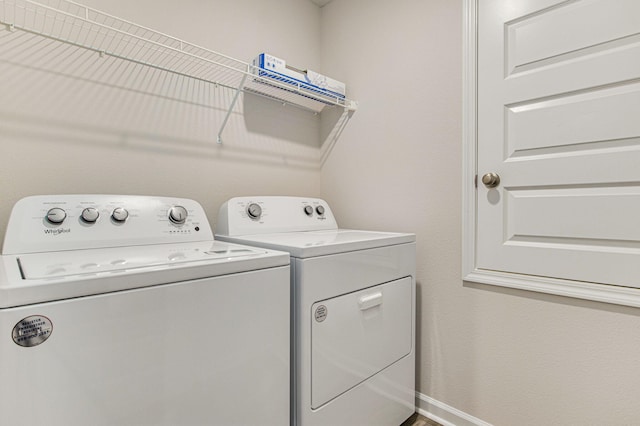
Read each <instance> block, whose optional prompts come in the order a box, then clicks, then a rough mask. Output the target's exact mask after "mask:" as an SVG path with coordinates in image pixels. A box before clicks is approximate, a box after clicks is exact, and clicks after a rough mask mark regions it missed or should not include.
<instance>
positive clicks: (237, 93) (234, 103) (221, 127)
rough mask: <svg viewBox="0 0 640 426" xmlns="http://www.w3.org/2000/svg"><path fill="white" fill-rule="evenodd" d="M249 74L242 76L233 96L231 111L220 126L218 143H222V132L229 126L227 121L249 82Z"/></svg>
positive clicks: (229, 110) (228, 111)
mask: <svg viewBox="0 0 640 426" xmlns="http://www.w3.org/2000/svg"><path fill="white" fill-rule="evenodd" d="M248 75H249V72H248V71H247V72H246V73H245V74H244V76H242V81H240V85H239V86H238V87H237V88H236V94H235V95H234V96H233V101H231V105H229V109H228V110H227V115H225V116H224V120H222V125H221V126H220V131H219V132H218V139H217V143H218V144H221V143H222V131H223V130H224V128H225V127H226V126H227V121H229V117H230V116H231V112H232V111H233V108H234V107H235V105H236V102H237V101H238V97H239V96H240V92H241V91H242V89H244V83H245V82H246V81H247V76H248Z"/></svg>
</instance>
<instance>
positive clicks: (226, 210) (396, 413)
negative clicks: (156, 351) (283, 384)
mask: <svg viewBox="0 0 640 426" xmlns="http://www.w3.org/2000/svg"><path fill="white" fill-rule="evenodd" d="M216 238H217V239H219V240H225V241H230V242H236V243H241V244H247V245H252V246H256V247H263V248H269V249H274V250H283V251H287V252H289V253H290V254H291V291H292V304H291V305H292V349H293V354H292V360H293V364H292V368H293V370H292V418H291V424H293V425H300V426H327V425H331V426H341V425H345V426H346V425H349V426H352V425H367V426H371V425H380V426H390V425H400V424H401V423H402V422H403V421H404V420H406V419H407V418H408V417H410V416H411V415H412V414H413V413H414V412H415V297H416V296H415V294H416V293H415V269H416V260H415V259H416V251H415V249H416V246H415V235H414V234H401V233H385V232H367V231H357V230H347V229H339V228H338V225H337V222H336V220H335V217H334V216H333V214H332V212H331V209H330V208H329V205H328V204H327V203H326V202H325V201H323V200H320V199H315V198H297V197H239V198H233V199H231V200H229V201H227V202H226V203H225V204H224V205H223V206H222V207H221V208H220V212H219V216H218V221H217V229H216Z"/></svg>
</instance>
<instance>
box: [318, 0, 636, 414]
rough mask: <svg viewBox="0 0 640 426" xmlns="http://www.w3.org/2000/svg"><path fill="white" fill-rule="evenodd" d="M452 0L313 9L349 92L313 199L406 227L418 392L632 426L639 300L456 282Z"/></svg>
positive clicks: (353, 2)
mask: <svg viewBox="0 0 640 426" xmlns="http://www.w3.org/2000/svg"><path fill="white" fill-rule="evenodd" d="M461 3H462V2H459V1H451V0H429V1H424V0H400V1H395V2H390V1H382V0H373V1H371V0H350V1H334V2H331V3H330V4H329V5H327V6H325V7H324V8H323V9H322V24H323V26H322V29H321V34H322V50H321V52H322V55H321V56H322V63H323V66H324V69H325V70H326V72H327V73H332V74H335V75H340V76H341V77H342V78H344V79H346V81H348V82H349V87H348V89H349V94H350V96H352V97H353V98H354V99H357V100H358V101H360V109H359V110H358V111H357V112H356V114H355V115H354V116H353V118H352V119H351V121H350V123H349V124H348V126H347V127H346V129H345V131H344V133H343V135H342V138H341V139H340V140H339V141H338V143H337V145H336V146H335V147H334V149H333V152H332V155H331V156H330V157H329V159H328V161H327V162H326V163H325V166H324V168H323V170H322V195H323V196H324V197H325V198H326V199H327V200H328V202H329V203H330V204H331V206H332V208H333V210H334V211H335V213H336V215H337V217H338V219H339V224H340V225H341V226H343V227H354V228H369V229H379V230H395V231H409V232H415V233H416V234H417V240H418V295H419V298H418V359H419V361H418V390H419V392H421V393H422V394H424V395H427V396H429V397H432V398H434V399H436V400H438V401H440V402H443V403H446V404H448V405H449V406H452V407H454V408H457V409H459V410H462V411H463V412H466V413H468V414H470V415H472V416H475V417H476V418H479V419H481V420H484V421H486V422H489V423H492V424H495V425H503V426H510V425H519V426H523V425H543V424H544V425H583V424H608V425H626V424H637V423H638V422H639V421H640V405H638V404H637V403H636V402H634V399H635V395H637V391H638V389H639V388H640V385H639V383H640V369H638V368H637V366H636V364H637V361H636V360H637V356H638V354H640V334H638V332H637V330H638V327H639V326H640V319H639V318H638V310H637V309H631V308H625V307H618V306H611V305H605V304H600V303H594V302H586V301H578V300H572V299H568V298H562V297H555V296H548V295H540V294H535V293H529V292H524V291H516V290H505V289H498V288H493V287H490V286H482V285H475V284H471V283H463V282H462V280H461V279H460V259H461V208H462V207H461V198H462V194H461V178H460V176H461V164H462V157H461V152H462V151H461V127H462V122H461V111H462V109H461V106H462V105H461V97H462V93H461V90H462V83H461V66H462V61H461V59H462V40H461V34H462V28H461V25H462V4H461ZM603 267H606V266H603Z"/></svg>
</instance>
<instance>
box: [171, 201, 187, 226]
mask: <svg viewBox="0 0 640 426" xmlns="http://www.w3.org/2000/svg"><path fill="white" fill-rule="evenodd" d="M187 216H188V213H187V209H185V208H184V207H182V206H172V207H171V208H170V209H169V220H170V221H171V222H173V223H177V224H178V225H181V224H183V223H184V222H185V221H186V220H187Z"/></svg>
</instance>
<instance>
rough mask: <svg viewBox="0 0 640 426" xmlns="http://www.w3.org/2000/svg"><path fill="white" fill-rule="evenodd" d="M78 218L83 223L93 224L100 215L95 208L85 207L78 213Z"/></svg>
mask: <svg viewBox="0 0 640 426" xmlns="http://www.w3.org/2000/svg"><path fill="white" fill-rule="evenodd" d="M80 217H81V218H82V220H84V221H85V222H88V223H94V222H95V221H96V220H98V217H100V213H99V212H98V209H96V208H95V207H87V208H86V209H84V210H82V213H80Z"/></svg>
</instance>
